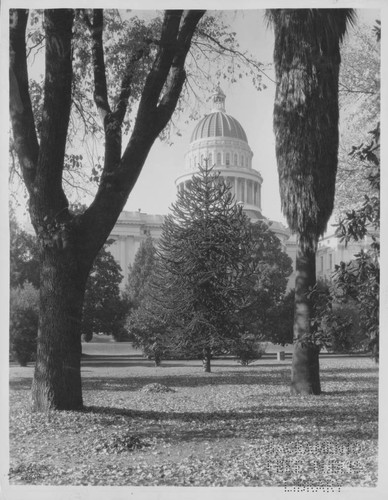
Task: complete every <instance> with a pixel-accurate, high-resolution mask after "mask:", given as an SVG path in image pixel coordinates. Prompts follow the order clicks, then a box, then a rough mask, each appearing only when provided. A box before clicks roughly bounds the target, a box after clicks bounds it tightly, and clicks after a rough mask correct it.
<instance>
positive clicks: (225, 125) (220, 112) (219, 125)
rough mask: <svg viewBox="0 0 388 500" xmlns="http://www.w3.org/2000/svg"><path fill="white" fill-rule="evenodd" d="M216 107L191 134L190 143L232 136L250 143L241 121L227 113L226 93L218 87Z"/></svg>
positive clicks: (214, 98)
mask: <svg viewBox="0 0 388 500" xmlns="http://www.w3.org/2000/svg"><path fill="white" fill-rule="evenodd" d="M213 104H214V108H213V109H212V112H211V113H210V114H208V115H206V116H205V117H204V118H202V120H200V121H199V122H198V124H197V125H196V127H195V128H194V130H193V133H192V134H191V140H190V143H192V142H194V141H197V140H202V139H208V138H210V137H231V138H233V139H238V140H240V141H244V142H246V143H248V139H247V135H246V133H245V131H244V129H243V128H242V126H241V125H240V122H239V121H238V120H236V118H233V116H230V115H228V114H226V113H225V94H224V93H223V92H222V90H221V89H220V88H219V87H218V89H217V90H216V92H215V94H214V95H213Z"/></svg>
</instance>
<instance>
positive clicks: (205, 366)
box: [202, 347, 211, 373]
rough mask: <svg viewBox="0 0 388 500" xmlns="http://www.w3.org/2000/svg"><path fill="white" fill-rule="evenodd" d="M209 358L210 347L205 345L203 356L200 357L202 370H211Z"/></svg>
mask: <svg viewBox="0 0 388 500" xmlns="http://www.w3.org/2000/svg"><path fill="white" fill-rule="evenodd" d="M210 360H211V353H210V348H209V347H205V348H204V350H203V358H202V366H203V371H204V372H205V373H210V372H211V366H210Z"/></svg>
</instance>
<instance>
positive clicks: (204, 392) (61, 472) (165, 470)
mask: <svg viewBox="0 0 388 500" xmlns="http://www.w3.org/2000/svg"><path fill="white" fill-rule="evenodd" d="M104 349H106V348H105V347H104ZM110 349H113V350H114V349H116V351H117V344H116V347H114V346H113V347H111V348H110ZM89 350H90V352H89V355H88V356H86V357H85V358H84V360H83V367H82V376H83V394H84V404H85V407H86V409H85V411H84V412H52V413H49V414H44V415H40V414H31V413H30V411H29V405H30V386H31V379H32V372H33V367H32V366H29V367H26V368H20V367H18V366H16V365H14V366H11V368H10V379H11V380H10V383H11V389H10V464H11V468H10V484H18V485H20V484H36V485H37V484H39V485H115V486H120V485H131V486H151V485H152V486H156V485H159V486H244V485H245V486H278V487H279V486H295V485H302V486H333V487H341V486H376V484H377V439H378V426H377V419H378V401H377V390H378V368H377V366H376V365H375V364H374V363H373V362H372V361H371V360H370V359H369V358H356V357H322V359H321V381H322V388H323V391H324V392H323V394H322V396H319V397H298V396H291V395H290V394H289V389H288V383H289V378H290V363H291V361H290V360H289V359H286V361H281V362H277V361H276V360H275V359H263V360H259V361H257V362H255V363H254V364H252V365H250V366H249V367H240V366H239V365H238V364H237V363H236V362H235V361H233V360H216V361H214V362H213V364H212V370H213V372H212V373H210V374H206V373H203V372H202V371H201V362H200V361H166V362H164V363H163V365H162V366H161V367H159V368H155V367H153V365H152V362H150V361H147V360H144V359H142V358H140V357H138V356H136V355H134V353H133V352H130V351H128V352H126V351H122V354H121V355H118V353H117V352H115V353H114V355H112V354H110V355H109V354H107V352H109V350H108V351H106V350H105V351H102V350H100V351H98V348H96V347H95V346H94V345H93V344H90V347H89ZM153 383H159V384H163V385H165V386H167V387H169V388H170V389H172V391H171V392H147V391H145V390H144V387H146V386H148V385H149V384H153Z"/></svg>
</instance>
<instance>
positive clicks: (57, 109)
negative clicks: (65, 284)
mask: <svg viewBox="0 0 388 500" xmlns="http://www.w3.org/2000/svg"><path fill="white" fill-rule="evenodd" d="M73 18H74V12H73V10H72V9H48V10H45V17H44V21H45V31H46V68H45V82H44V102H43V116H44V120H43V121H42V129H41V147H40V152H39V160H38V168H37V175H36V179H35V183H36V186H37V188H38V189H37V192H36V195H35V196H36V197H37V198H39V200H38V203H39V206H40V209H41V210H43V211H46V212H47V213H51V212H52V211H54V212H55V213H57V212H58V210H59V209H63V208H64V207H67V205H68V204H67V200H66V197H65V195H64V192H63V188H62V173H63V167H64V155H65V148H66V138H67V130H68V125H69V118H70V108H71V84H72V51H71V41H72V27H73Z"/></svg>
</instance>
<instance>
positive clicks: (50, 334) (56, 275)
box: [32, 248, 88, 411]
mask: <svg viewBox="0 0 388 500" xmlns="http://www.w3.org/2000/svg"><path fill="white" fill-rule="evenodd" d="M87 275H88V272H87V271H86V270H84V271H83V270H82V269H80V267H79V265H78V263H77V259H76V258H75V254H74V250H73V251H64V250H63V249H62V250H58V249H53V248H49V249H45V250H44V251H43V258H42V263H41V280H40V311H39V332H38V350H37V361H36V366H35V373H34V380H33V385H32V408H33V410H35V411H48V410H54V409H55V410H79V409H81V408H82V405H83V403H82V388H81V370H80V365H81V331H80V327H81V318H82V306H83V300H84V294H85V285H86V280H87Z"/></svg>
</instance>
